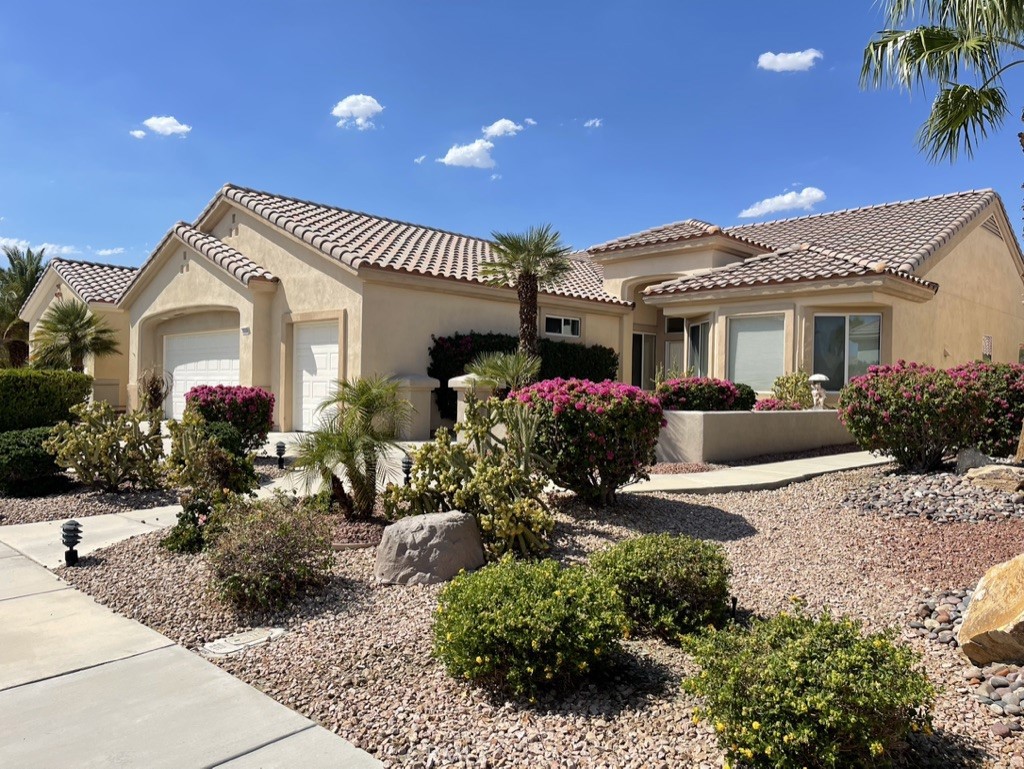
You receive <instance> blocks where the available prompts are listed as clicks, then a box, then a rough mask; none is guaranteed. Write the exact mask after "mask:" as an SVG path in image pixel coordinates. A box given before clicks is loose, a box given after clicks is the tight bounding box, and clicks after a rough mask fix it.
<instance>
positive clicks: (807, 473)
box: [623, 451, 892, 494]
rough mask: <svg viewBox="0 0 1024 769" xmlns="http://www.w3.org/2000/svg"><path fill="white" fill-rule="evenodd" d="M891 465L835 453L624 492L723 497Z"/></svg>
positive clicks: (668, 478) (656, 479)
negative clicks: (850, 471) (827, 475)
mask: <svg viewBox="0 0 1024 769" xmlns="http://www.w3.org/2000/svg"><path fill="white" fill-rule="evenodd" d="M890 462H892V459H891V458H889V457H877V456H875V455H873V454H872V453H871V452H869V451H854V452H851V453H849V454H832V455H830V456H824V457H811V458H809V459H792V460H789V461H786V462H770V463H768V464H764V465H747V466H745V467H730V468H727V469H725V470H711V471H710V472H706V473H683V474H680V475H652V476H651V479H650V480H649V481H640V482H639V483H634V484H632V485H630V486H625V487H623V491H628V492H645V491H662V492H670V493H678V494H724V493H727V492H730V491H760V490H762V489H779V488H782V487H783V486H788V485H789V484H791V483H797V482H799V481H806V480H809V479H811V478H816V477H817V476H819V475H825V474H826V473H836V472H840V471H842V470H857V469H860V468H862V467H876V466H878V465H887V464H889V463H890Z"/></svg>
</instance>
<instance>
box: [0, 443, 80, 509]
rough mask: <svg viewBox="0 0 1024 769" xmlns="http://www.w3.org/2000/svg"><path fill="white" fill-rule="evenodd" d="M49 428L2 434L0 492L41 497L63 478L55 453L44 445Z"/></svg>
mask: <svg viewBox="0 0 1024 769" xmlns="http://www.w3.org/2000/svg"><path fill="white" fill-rule="evenodd" d="M50 434H51V430H50V428H49V427H33V428H32V429H30V430H10V431H8V432H3V433H0V492H4V493H6V494H14V495H16V496H42V495H45V494H48V493H49V492H51V491H53V490H54V489H55V488H56V487H57V486H58V485H59V483H60V481H61V480H63V479H64V476H63V474H62V473H61V469H60V468H59V467H57V463H56V461H55V460H54V457H53V454H51V453H50V452H48V451H47V450H46V449H44V448H43V443H44V442H45V441H46V440H47V439H49V437H50Z"/></svg>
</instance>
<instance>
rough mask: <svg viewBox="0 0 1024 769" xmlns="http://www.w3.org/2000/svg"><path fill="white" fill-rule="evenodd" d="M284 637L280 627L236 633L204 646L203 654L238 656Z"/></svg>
mask: <svg viewBox="0 0 1024 769" xmlns="http://www.w3.org/2000/svg"><path fill="white" fill-rule="evenodd" d="M283 635H284V630H283V629H282V628H279V627H258V628H253V629H252V630H246V631H245V632H242V633H235V634H234V635H229V636H227V637H225V638H220V639H218V640H216V641H210V643H207V644H203V649H202V651H203V654H206V655H207V656H210V657H227V656H229V655H231V654H238V653H239V652H241V651H244V650H245V649H248V648H249V647H251V646H259V645H260V644H264V643H266V642H267V641H274V640H277V639H278V638H280V637H281V636H283Z"/></svg>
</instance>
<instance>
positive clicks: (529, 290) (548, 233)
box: [481, 224, 572, 355]
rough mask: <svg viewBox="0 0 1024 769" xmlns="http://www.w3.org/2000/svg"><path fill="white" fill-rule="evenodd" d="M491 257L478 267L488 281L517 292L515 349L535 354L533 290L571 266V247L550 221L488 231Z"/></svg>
mask: <svg viewBox="0 0 1024 769" xmlns="http://www.w3.org/2000/svg"><path fill="white" fill-rule="evenodd" d="M492 237H493V238H494V243H492V244H491V251H492V253H493V254H494V260H493V261H490V262H485V263H484V265H483V267H482V269H481V271H482V273H483V276H484V278H485V279H487V281H488V282H489V283H493V284H496V285H503V286H512V287H514V288H515V289H516V293H517V294H518V295H519V349H520V350H521V351H522V352H525V353H528V354H529V355H536V354H537V352H538V348H537V292H538V291H539V290H540V289H541V288H542V287H544V286H548V285H550V284H551V283H553V282H554V281H556V280H558V278H560V277H562V276H563V275H565V274H566V273H568V272H569V271H570V270H571V269H572V265H571V264H570V262H569V258H568V257H569V254H570V253H571V251H572V249H571V248H569V247H568V246H566V245H564V244H563V243H562V237H561V235H560V234H559V233H558V232H557V231H555V230H553V229H552V228H551V225H550V224H545V225H543V226H541V227H531V228H530V229H529V230H527V231H526V232H525V233H501V232H495V233H492Z"/></svg>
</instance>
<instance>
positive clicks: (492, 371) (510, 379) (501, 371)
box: [466, 350, 540, 394]
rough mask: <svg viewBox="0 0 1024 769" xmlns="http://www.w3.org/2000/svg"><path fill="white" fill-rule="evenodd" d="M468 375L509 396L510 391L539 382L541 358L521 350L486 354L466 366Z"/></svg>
mask: <svg viewBox="0 0 1024 769" xmlns="http://www.w3.org/2000/svg"><path fill="white" fill-rule="evenodd" d="M466 373H467V374H474V375H476V376H478V377H480V378H481V379H483V380H484V381H486V382H489V383H490V384H492V385H493V386H494V387H495V388H496V389H498V390H501V391H503V392H504V393H505V394H507V393H508V392H509V391H510V390H517V389H519V388H520V387H526V385H528V384H530V383H531V382H535V381H537V375H538V374H539V373H540V358H539V357H537V356H536V355H529V354H527V353H524V352H522V351H521V350H517V351H516V352H485V353H481V354H480V355H478V356H477V357H476V358H475V359H474V360H473V362H472V363H470V364H469V365H468V366H466Z"/></svg>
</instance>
